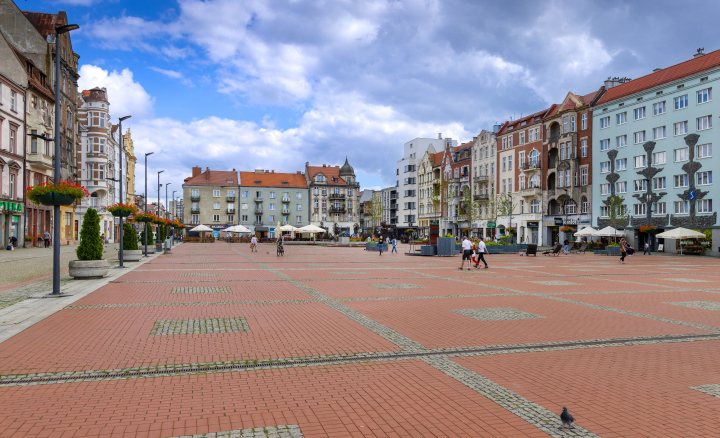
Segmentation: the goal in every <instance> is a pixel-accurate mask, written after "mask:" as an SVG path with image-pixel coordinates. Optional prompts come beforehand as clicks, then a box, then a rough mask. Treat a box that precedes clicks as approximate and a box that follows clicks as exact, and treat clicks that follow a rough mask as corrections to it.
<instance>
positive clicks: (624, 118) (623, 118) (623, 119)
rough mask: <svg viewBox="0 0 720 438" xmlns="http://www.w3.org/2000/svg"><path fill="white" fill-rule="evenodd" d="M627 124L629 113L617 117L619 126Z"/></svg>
mask: <svg viewBox="0 0 720 438" xmlns="http://www.w3.org/2000/svg"><path fill="white" fill-rule="evenodd" d="M625 123H627V112H624V113H620V114H618V115H617V124H618V125H622V124H625Z"/></svg>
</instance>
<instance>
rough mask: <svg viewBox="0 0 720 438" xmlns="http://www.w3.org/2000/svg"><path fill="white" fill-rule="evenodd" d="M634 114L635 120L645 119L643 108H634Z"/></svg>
mask: <svg viewBox="0 0 720 438" xmlns="http://www.w3.org/2000/svg"><path fill="white" fill-rule="evenodd" d="M634 114H635V120H640V119H644V118H645V107H644V106H643V107H640V108H635V110H634Z"/></svg>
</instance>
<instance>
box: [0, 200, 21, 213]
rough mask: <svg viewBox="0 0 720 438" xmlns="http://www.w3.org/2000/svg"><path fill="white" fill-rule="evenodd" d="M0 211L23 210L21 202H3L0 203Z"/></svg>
mask: <svg viewBox="0 0 720 438" xmlns="http://www.w3.org/2000/svg"><path fill="white" fill-rule="evenodd" d="M0 210H8V211H17V212H21V211H23V208H22V204H20V203H19V202H10V201H2V202H0Z"/></svg>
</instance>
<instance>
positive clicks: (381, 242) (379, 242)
mask: <svg viewBox="0 0 720 438" xmlns="http://www.w3.org/2000/svg"><path fill="white" fill-rule="evenodd" d="M378 250H379V251H380V255H382V250H383V238H382V236H380V240H379V241H378Z"/></svg>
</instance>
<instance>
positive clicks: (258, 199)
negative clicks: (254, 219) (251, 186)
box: [255, 198, 263, 202]
mask: <svg viewBox="0 0 720 438" xmlns="http://www.w3.org/2000/svg"><path fill="white" fill-rule="evenodd" d="M255 202H263V198H255Z"/></svg>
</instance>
